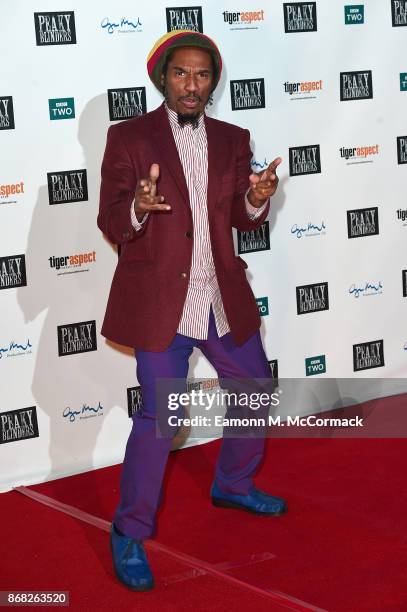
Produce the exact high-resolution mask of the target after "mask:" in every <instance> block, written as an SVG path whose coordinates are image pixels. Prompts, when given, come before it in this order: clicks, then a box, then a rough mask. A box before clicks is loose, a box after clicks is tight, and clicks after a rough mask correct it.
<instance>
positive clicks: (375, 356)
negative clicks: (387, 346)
mask: <svg viewBox="0 0 407 612" xmlns="http://www.w3.org/2000/svg"><path fill="white" fill-rule="evenodd" d="M383 366H384V349H383V340H372V341H371V342H361V343H360V344H354V345H353V371H354V372H359V371H360V370H370V369H371V368H382V367H383Z"/></svg>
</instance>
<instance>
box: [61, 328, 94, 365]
mask: <svg viewBox="0 0 407 612" xmlns="http://www.w3.org/2000/svg"><path fill="white" fill-rule="evenodd" d="M57 331H58V355H59V356H60V357H65V356H66V355H76V354H78V353H88V352H89V351H96V350H97V342H96V321H81V322H80V323H66V324H65V325H58V328H57Z"/></svg>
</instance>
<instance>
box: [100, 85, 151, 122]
mask: <svg viewBox="0 0 407 612" xmlns="http://www.w3.org/2000/svg"><path fill="white" fill-rule="evenodd" d="M107 96H108V101H109V117H110V121H121V120H122V119H131V118H132V117H138V116H139V115H143V114H144V113H146V112H147V103H146V88H145V87H124V88H121V89H108V90H107Z"/></svg>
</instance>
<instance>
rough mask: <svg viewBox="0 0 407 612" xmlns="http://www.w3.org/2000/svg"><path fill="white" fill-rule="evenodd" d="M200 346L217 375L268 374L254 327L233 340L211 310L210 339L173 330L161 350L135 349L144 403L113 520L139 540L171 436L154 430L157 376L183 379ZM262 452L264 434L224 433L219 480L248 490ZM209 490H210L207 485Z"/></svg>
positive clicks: (151, 516) (154, 504)
mask: <svg viewBox="0 0 407 612" xmlns="http://www.w3.org/2000/svg"><path fill="white" fill-rule="evenodd" d="M194 347H198V348H199V349H200V350H201V351H202V353H203V354H204V355H205V357H206V358H207V359H208V360H209V362H210V363H211V364H212V365H213V367H214V368H215V370H216V372H217V374H218V377H219V378H227V379H234V378H261V379H264V378H271V372H270V368H269V364H268V361H267V357H266V355H265V352H264V349H263V345H262V342H261V338H260V332H259V331H257V332H256V333H255V334H254V335H253V336H252V337H251V338H249V340H248V341H247V342H245V344H243V345H241V346H236V345H235V344H234V342H233V339H232V336H231V334H230V333H228V334H226V335H224V336H222V337H221V338H219V337H218V334H217V331H216V326H215V320H214V316H213V313H212V309H211V313H210V318H209V328H208V339H207V340H197V339H196V338H189V337H188V336H183V335H182V334H176V335H175V337H174V339H173V341H172V342H171V344H170V346H169V347H168V348H167V349H166V350H165V351H162V352H158V353H157V352H150V351H138V350H137V351H136V359H137V378H138V380H139V383H140V386H141V392H142V397H143V407H142V409H141V410H140V411H139V412H136V413H135V414H134V416H133V427H132V430H131V432H130V436H129V439H128V441H127V446H126V452H125V456H124V460H123V466H122V473H121V480H120V501H119V505H118V506H117V508H116V512H115V515H114V519H113V520H114V522H115V524H116V526H117V527H118V528H119V529H120V531H122V532H123V533H124V534H125V535H126V536H128V537H130V538H134V539H137V540H144V539H146V538H150V537H151V536H152V535H153V534H154V532H155V527H156V514H157V510H158V507H159V504H160V499H161V486H162V481H163V477H164V471H165V466H166V463H167V459H168V454H169V451H170V448H171V443H172V440H171V439H170V438H164V437H159V436H157V433H156V379H157V378H177V379H186V378H187V375H188V360H189V357H190V355H191V353H192V351H193V348H194ZM263 452H264V437H255V438H250V437H249V438H224V439H223V440H222V446H221V449H220V453H219V457H218V460H217V464H216V470H215V478H216V481H217V484H218V486H219V487H220V488H221V489H222V490H224V491H226V492H230V493H236V494H241V495H246V494H247V493H248V492H249V490H250V489H251V487H252V486H253V476H254V474H255V472H256V470H257V468H258V466H259V463H260V461H261V459H262V456H263ZM208 495H209V491H208Z"/></svg>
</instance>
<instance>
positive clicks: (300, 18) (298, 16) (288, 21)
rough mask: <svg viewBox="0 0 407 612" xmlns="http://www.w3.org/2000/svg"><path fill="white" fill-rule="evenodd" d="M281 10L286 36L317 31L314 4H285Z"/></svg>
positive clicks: (315, 6)
mask: <svg viewBox="0 0 407 612" xmlns="http://www.w3.org/2000/svg"><path fill="white" fill-rule="evenodd" d="M283 8H284V29H285V32H286V34H291V33H292V32H316V31H317V3H316V2H286V3H284V4H283Z"/></svg>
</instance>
